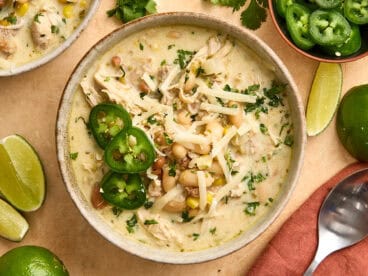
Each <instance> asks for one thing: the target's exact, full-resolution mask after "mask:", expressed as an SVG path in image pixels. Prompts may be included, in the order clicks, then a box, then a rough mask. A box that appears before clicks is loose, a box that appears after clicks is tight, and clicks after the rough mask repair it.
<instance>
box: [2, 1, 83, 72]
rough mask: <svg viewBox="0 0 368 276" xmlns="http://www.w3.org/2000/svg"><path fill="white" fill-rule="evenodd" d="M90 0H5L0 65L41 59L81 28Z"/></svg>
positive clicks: (3, 67) (15, 64) (3, 3)
mask: <svg viewBox="0 0 368 276" xmlns="http://www.w3.org/2000/svg"><path fill="white" fill-rule="evenodd" d="M89 6H90V0H72V1H66V0H65V1H64V0H48V1H45V0H19V1H14V0H4V1H2V2H1V3H0V68H1V69H9V68H14V67H17V66H19V65H22V64H25V63H28V62H30V61H32V60H35V59H38V58H40V57H42V56H44V55H45V54H47V53H49V52H50V51H52V50H53V49H55V48H56V47H58V46H59V45H60V44H61V43H63V42H64V41H65V40H66V39H67V38H68V37H69V36H70V35H71V34H72V33H73V31H74V30H75V29H76V28H77V27H78V25H79V24H80V22H81V20H82V19H83V17H84V15H85V13H86V12H87V10H88V8H89Z"/></svg>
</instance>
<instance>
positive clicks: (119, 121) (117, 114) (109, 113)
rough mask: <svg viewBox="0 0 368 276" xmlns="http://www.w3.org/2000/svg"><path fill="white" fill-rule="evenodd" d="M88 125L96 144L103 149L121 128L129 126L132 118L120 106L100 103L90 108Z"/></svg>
mask: <svg viewBox="0 0 368 276" xmlns="http://www.w3.org/2000/svg"><path fill="white" fill-rule="evenodd" d="M89 125H90V127H91V131H92V134H93V136H94V137H95V139H96V142H97V144H98V145H99V146H100V147H101V148H103V149H104V148H106V146H107V144H108V143H109V142H110V141H111V140H112V138H114V136H116V135H117V134H118V133H119V132H120V131H121V130H122V129H124V128H128V127H131V125H132V120H131V119H130V116H129V113H128V112H127V111H126V110H125V109H124V108H123V107H122V106H120V105H117V104H110V103H102V104H98V105H96V106H94V107H93V108H92V110H91V113H90V114H89Z"/></svg>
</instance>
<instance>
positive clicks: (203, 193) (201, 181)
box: [197, 171, 207, 210]
mask: <svg viewBox="0 0 368 276" xmlns="http://www.w3.org/2000/svg"><path fill="white" fill-rule="evenodd" d="M197 178H198V188H199V209H200V210H204V208H205V207H206V205H207V188H206V176H205V175H204V172H203V171H198V172H197Z"/></svg>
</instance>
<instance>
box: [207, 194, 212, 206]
mask: <svg viewBox="0 0 368 276" xmlns="http://www.w3.org/2000/svg"><path fill="white" fill-rule="evenodd" d="M212 201H213V194H212V193H207V204H208V205H211V204H212Z"/></svg>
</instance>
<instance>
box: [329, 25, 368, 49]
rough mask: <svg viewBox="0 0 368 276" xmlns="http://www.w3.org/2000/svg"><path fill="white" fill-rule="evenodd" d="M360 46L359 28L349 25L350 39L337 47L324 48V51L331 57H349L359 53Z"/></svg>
mask: <svg viewBox="0 0 368 276" xmlns="http://www.w3.org/2000/svg"><path fill="white" fill-rule="evenodd" d="M361 45H362V39H361V36H360V30H359V27H358V26H357V25H355V24H352V25H351V34H350V37H349V38H348V39H347V40H346V42H345V43H343V44H341V45H337V46H330V47H324V51H325V52H326V53H328V54H330V55H332V56H349V55H352V54H354V53H356V52H357V51H359V49H360V47H361Z"/></svg>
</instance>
